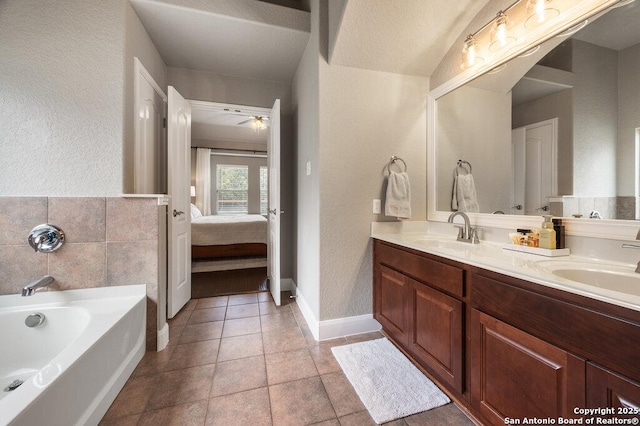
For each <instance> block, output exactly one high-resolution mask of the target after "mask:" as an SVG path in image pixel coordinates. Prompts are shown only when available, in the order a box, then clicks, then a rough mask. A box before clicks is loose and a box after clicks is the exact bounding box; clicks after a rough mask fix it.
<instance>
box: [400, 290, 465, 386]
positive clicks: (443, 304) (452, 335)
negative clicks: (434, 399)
mask: <svg viewBox="0 0 640 426" xmlns="http://www.w3.org/2000/svg"><path fill="white" fill-rule="evenodd" d="M410 283H411V311H412V315H411V328H410V331H411V335H410V338H409V350H410V351H411V352H412V354H413V355H414V357H415V358H416V359H417V360H418V361H420V363H421V364H423V366H424V367H426V368H427V369H429V370H430V371H431V372H432V373H434V374H435V375H437V376H438V377H439V378H440V379H441V380H442V381H444V382H445V383H447V384H449V385H450V386H451V387H452V388H453V389H455V390H456V391H458V392H460V393H462V390H463V389H462V371H463V369H462V302H460V301H459V300H456V299H454V298H453V297H450V296H447V295H446V294H444V293H442V292H440V291H438V290H435V289H433V288H431V287H429V286H427V285H424V284H422V283H419V282H417V281H414V280H410Z"/></svg>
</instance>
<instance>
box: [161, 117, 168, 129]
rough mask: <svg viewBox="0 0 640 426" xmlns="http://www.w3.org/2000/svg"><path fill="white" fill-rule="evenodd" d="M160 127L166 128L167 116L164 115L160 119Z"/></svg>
mask: <svg viewBox="0 0 640 426" xmlns="http://www.w3.org/2000/svg"><path fill="white" fill-rule="evenodd" d="M162 127H163V128H165V129H166V128H167V117H164V118H163V119H162Z"/></svg>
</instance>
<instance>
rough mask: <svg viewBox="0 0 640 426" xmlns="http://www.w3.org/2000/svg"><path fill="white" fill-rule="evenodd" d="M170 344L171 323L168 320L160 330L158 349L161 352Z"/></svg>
mask: <svg viewBox="0 0 640 426" xmlns="http://www.w3.org/2000/svg"><path fill="white" fill-rule="evenodd" d="M168 344H169V324H167V323H166V322H165V323H164V326H163V327H162V329H160V330H158V344H157V351H158V352H160V351H161V350H163V349H164V348H166V347H167V345H168Z"/></svg>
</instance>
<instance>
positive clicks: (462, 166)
mask: <svg viewBox="0 0 640 426" xmlns="http://www.w3.org/2000/svg"><path fill="white" fill-rule="evenodd" d="M464 164H466V165H467V166H469V170H467V169H466V168H465V166H464ZM460 168H461V169H462V170H464V171H465V172H467V174H468V175H470V174H471V173H472V168H471V163H470V162H468V161H465V160H458V164H457V165H456V176H458V169H460Z"/></svg>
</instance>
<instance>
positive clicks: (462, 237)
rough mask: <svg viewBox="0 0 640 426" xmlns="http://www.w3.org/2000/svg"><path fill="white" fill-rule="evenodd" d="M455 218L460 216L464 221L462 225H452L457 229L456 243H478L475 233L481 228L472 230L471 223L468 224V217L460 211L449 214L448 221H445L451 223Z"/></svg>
mask: <svg viewBox="0 0 640 426" xmlns="http://www.w3.org/2000/svg"><path fill="white" fill-rule="evenodd" d="M456 216H462V219H463V220H464V225H453V226H455V227H456V228H458V241H463V242H465V243H472V244H477V243H479V242H480V240H479V239H478V232H477V231H478V230H479V229H482V228H473V227H472V226H471V222H469V216H467V214H466V213H464V212H460V211H457V212H453V213H451V215H450V216H449V219H447V222H449V223H453V219H454V218H455V217H456Z"/></svg>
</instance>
